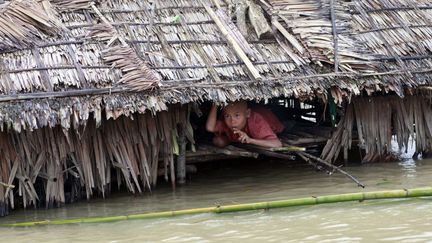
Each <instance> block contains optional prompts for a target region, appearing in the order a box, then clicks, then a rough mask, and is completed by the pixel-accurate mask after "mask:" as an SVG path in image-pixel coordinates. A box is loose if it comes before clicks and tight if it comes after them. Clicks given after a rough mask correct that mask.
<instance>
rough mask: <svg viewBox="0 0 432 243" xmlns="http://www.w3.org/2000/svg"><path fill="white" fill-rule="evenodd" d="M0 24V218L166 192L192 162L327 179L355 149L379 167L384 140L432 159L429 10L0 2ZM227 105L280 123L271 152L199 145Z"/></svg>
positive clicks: (422, 6) (371, 3)
mask: <svg viewBox="0 0 432 243" xmlns="http://www.w3.org/2000/svg"><path fill="white" fill-rule="evenodd" d="M0 12H1V14H0V110H1V112H0V128H1V132H0V215H1V216H4V215H7V213H8V211H9V210H11V209H13V208H15V207H16V205H20V206H22V207H37V206H46V207H52V206H58V205H62V204H63V203H65V202H66V201H68V202H73V201H74V200H78V199H81V198H87V199H89V198H92V197H94V196H103V197H106V196H107V195H108V194H109V193H110V191H111V189H112V188H113V187H121V188H125V190H128V191H129V192H130V193H132V194H139V193H143V192H145V191H150V190H152V189H153V188H154V187H155V186H156V185H157V182H158V180H160V179H163V178H165V179H166V180H168V181H170V182H171V183H172V187H173V188H175V186H176V184H182V183H184V180H185V176H186V173H187V172H188V169H190V170H194V167H191V166H189V167H188V164H189V163H193V162H197V161H209V160H214V159H220V158H227V157H228V158H237V157H244V156H246V157H257V156H258V155H264V156H271V157H279V158H284V159H299V160H305V161H307V162H308V163H310V164H311V165H316V164H317V163H321V164H324V165H326V166H328V167H329V168H332V165H333V163H338V162H339V161H348V160H349V156H350V151H351V150H352V149H354V148H355V149H356V151H357V152H356V153H357V154H360V157H361V158H360V160H361V161H363V162H372V161H382V160H384V159H385V158H387V157H388V156H391V148H390V144H391V141H392V139H394V140H396V141H397V143H398V145H399V146H400V148H406V147H408V144H409V141H410V140H412V141H414V142H415V145H416V152H417V153H423V154H427V153H428V152H430V149H431V148H432V145H431V138H432V107H431V99H430V98H431V92H432V88H430V83H431V80H432V79H431V75H432V62H431V57H432V56H431V51H432V29H431V26H430V22H431V21H432V4H431V3H430V1H425V0H416V1H414V0H412V1H392V2H388V1H384V0H364V1H360V0H352V1H334V0H313V1H296V0H260V1H246V0H213V1H205V0H168V1H159V0H145V1H133V0H124V1H116V0H100V1H98V0H96V1H86V0H79V1H78V0H69V1H64V0H42V1H35V0H28V1H18V0H11V1H8V0H5V1H0ZM241 99H242V100H248V101H249V102H250V104H251V105H254V104H260V105H265V106H267V107H268V108H269V109H272V110H273V111H274V112H275V113H276V114H277V115H278V116H279V117H280V118H281V119H282V120H283V121H285V122H287V123H286V124H291V125H289V129H287V131H286V132H285V133H284V134H282V135H281V140H282V142H283V143H284V147H283V148H282V149H279V150H275V149H263V148H259V147H248V146H237V145H234V146H230V147H229V148H216V147H214V146H212V145H211V142H209V141H211V140H210V139H209V137H210V136H211V134H208V133H206V132H205V131H204V129H203V124H204V122H203V121H204V120H205V118H206V113H207V112H208V109H209V107H210V105H211V104H212V103H217V104H220V105H224V104H226V103H227V102H230V101H236V100H241ZM309 148H313V149H312V150H313V151H314V152H308V149H309ZM284 149H285V150H284Z"/></svg>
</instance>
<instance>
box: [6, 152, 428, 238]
mask: <svg viewBox="0 0 432 243" xmlns="http://www.w3.org/2000/svg"><path fill="white" fill-rule="evenodd" d="M344 169H345V170H346V171H348V172H350V173H351V174H353V175H355V176H356V177H357V178H358V179H359V180H360V181H361V182H362V183H364V184H365V185H366V188H364V189H363V188H360V187H358V186H357V185H356V184H355V183H354V182H352V181H351V180H350V179H348V178H347V177H345V176H343V175H342V174H339V173H335V174H333V175H327V174H325V173H323V172H317V171H315V170H314V169H313V168H311V167H309V166H303V165H299V164H296V165H292V163H290V162H276V161H273V162H271V161H261V162H260V163H256V162H255V163H254V162H251V161H242V162H232V163H223V164H215V165H214V166H210V167H206V168H204V167H203V168H199V173H198V174H196V175H194V176H193V177H192V180H190V181H188V184H187V185H186V186H183V187H180V188H177V190H176V191H175V192H173V191H172V190H171V188H170V187H169V186H168V185H164V184H161V185H160V186H159V187H158V188H157V189H156V190H154V191H153V193H152V194H150V193H145V194H144V195H142V196H137V197H133V196H130V195H129V194H123V195H111V196H110V197H109V198H108V199H106V200H103V199H95V200H91V201H89V202H80V203H76V204H72V205H66V206H65V207H63V208H59V209H52V210H43V209H42V210H15V211H12V212H11V215H9V216H7V217H5V218H0V223H10V222H22V221H33V220H44V219H66V218H80V217H100V216H112V215H127V214H134V213H143V212H150V211H164V210H178V209H186V208H196V207H208V206H215V205H225V204H237V203H246V202H260V201H270V200H281V199H289V198H298V197H306V196H312V195H316V196H319V195H328V194H338V193H348V192H361V191H375V190H392V189H401V188H414V187H423V186H431V182H430V178H431V174H432V160H428V159H425V160H419V161H413V160H411V159H405V160H404V161H401V162H390V163H377V164H369V165H362V166H350V167H345V168H344ZM431 202H432V198H417V199H393V200H375V201H364V202H344V203H335V204H325V205H313V206H300V207H291V208H282V209H271V210H259V211H249V212H239V213H228V214H218V215H215V214H200V215H189V216H180V217H175V218H165V219H152V220H134V221H120V222H114V223H100V224H77V225H63V226H41V227H33V228H31V227H28V228H0V235H1V241H2V242H35V241H36V242H39V241H43V242H76V241H92V242H143V241H146V242H233V241H242V242H282V241H283V242H290V241H292V242H299V241H302V242H318V241H319V242H347V241H349V242H370V241H371V240H373V241H383V242H394V241H398V242H426V241H428V240H429V241H430V240H431V239H432V227H431V220H430V218H431V216H432V203H431Z"/></svg>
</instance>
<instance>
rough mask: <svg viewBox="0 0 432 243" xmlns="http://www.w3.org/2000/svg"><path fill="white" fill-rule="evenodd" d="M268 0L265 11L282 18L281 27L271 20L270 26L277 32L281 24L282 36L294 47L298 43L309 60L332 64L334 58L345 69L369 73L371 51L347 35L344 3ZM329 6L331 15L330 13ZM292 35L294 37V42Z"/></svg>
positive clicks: (346, 17) (347, 20)
mask: <svg viewBox="0 0 432 243" xmlns="http://www.w3.org/2000/svg"><path fill="white" fill-rule="evenodd" d="M268 2H269V3H270V5H271V8H270V9H269V10H268V11H270V14H272V13H273V14H275V15H276V16H278V17H280V18H281V19H282V20H283V25H282V26H278V25H277V23H276V22H275V21H273V25H274V26H275V27H277V29H278V30H279V31H281V28H282V27H283V28H284V29H285V30H286V31H287V32H288V31H289V34H290V37H289V38H288V37H287V36H286V35H284V36H285V38H287V40H288V41H289V42H290V43H291V44H292V45H293V46H294V47H295V46H298V44H297V43H301V45H302V46H304V47H305V48H306V49H307V52H308V54H309V55H307V56H310V57H311V59H312V61H314V62H316V63H318V64H321V62H325V63H329V64H334V63H335V62H336V60H337V62H338V66H339V67H340V69H341V70H342V71H348V72H356V71H369V72H370V71H371V70H374V69H376V64H375V63H373V62H371V61H370V60H371V59H372V53H371V52H370V51H368V50H367V49H366V48H365V46H363V45H362V44H361V43H360V42H358V41H356V40H355V39H354V38H353V36H350V35H349V34H347V31H348V30H349V29H350V28H351V26H350V25H349V24H350V23H351V22H350V20H351V19H350V18H351V16H350V14H348V13H349V11H350V6H349V4H348V3H346V2H337V3H336V4H334V5H331V2H330V1H329V0H326V1H306V2H305V1H297V0H284V1H280V0H268ZM332 9H333V10H334V15H333V17H334V18H332V16H331V14H330V13H331V10H332ZM275 23H276V25H275ZM281 24H282V23H281ZM333 31H334V32H333ZM282 32H283V31H282ZM335 34H336V35H335ZM293 37H295V38H296V41H294V42H293V40H292V38H293ZM290 40H291V41H290ZM335 41H336V42H337V45H335ZM335 48H337V49H336V50H335ZM296 50H299V48H296ZM302 56H304V55H302Z"/></svg>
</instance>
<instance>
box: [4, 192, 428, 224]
mask: <svg viewBox="0 0 432 243" xmlns="http://www.w3.org/2000/svg"><path fill="white" fill-rule="evenodd" d="M430 196H432V187H423V188H413V189H399V190H388V191H371V192H354V193H345V194H335V195H325V196H311V197H303V198H294V199H287V200H278V201H267V202H256V203H245V204H232V205H226V206H223V205H218V206H214V207H205V208H193V209H183V210H176V211H164V212H150V213H141V214H132V215H123V216H108V217H94V218H78V219H59V220H43V221H33V222H22V223H10V224H0V227H32V226H42V225H66V224H82V223H109V222H117V221H123V220H143V219H157V218H167V217H174V216H185V215H195V214H203V213H217V214H219V213H232V212H241V211H251V210H268V209H272V208H285V207H294V206H308V205H317V204H325V203H339V202H350V201H359V202H362V201H364V200H379V199H396V198H414V197H430Z"/></svg>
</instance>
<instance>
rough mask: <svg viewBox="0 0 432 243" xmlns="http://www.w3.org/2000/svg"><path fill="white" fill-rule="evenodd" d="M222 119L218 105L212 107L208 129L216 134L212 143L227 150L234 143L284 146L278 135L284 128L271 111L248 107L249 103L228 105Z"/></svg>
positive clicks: (237, 102)
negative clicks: (218, 112)
mask: <svg viewBox="0 0 432 243" xmlns="http://www.w3.org/2000/svg"><path fill="white" fill-rule="evenodd" d="M222 116H223V119H222V121H221V120H217V106H216V105H214V104H213V106H212V108H211V110H210V113H209V115H208V117H207V123H206V129H207V131H209V132H213V133H214V134H215V136H214V137H213V144H215V145H216V146H218V147H224V146H226V145H228V144H230V143H231V142H241V143H246V144H254V145H258V146H262V147H270V148H274V147H281V146H282V143H281V141H280V140H279V138H278V137H277V136H276V133H280V132H282V130H283V129H284V126H283V125H282V123H281V122H280V121H279V120H278V118H277V117H276V116H275V115H274V114H273V113H272V112H271V111H269V110H267V109H265V108H261V107H257V108H253V109H252V110H251V109H249V108H248V106H247V103H246V101H236V102H233V103H230V104H228V105H227V106H225V107H224V108H223V110H222Z"/></svg>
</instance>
